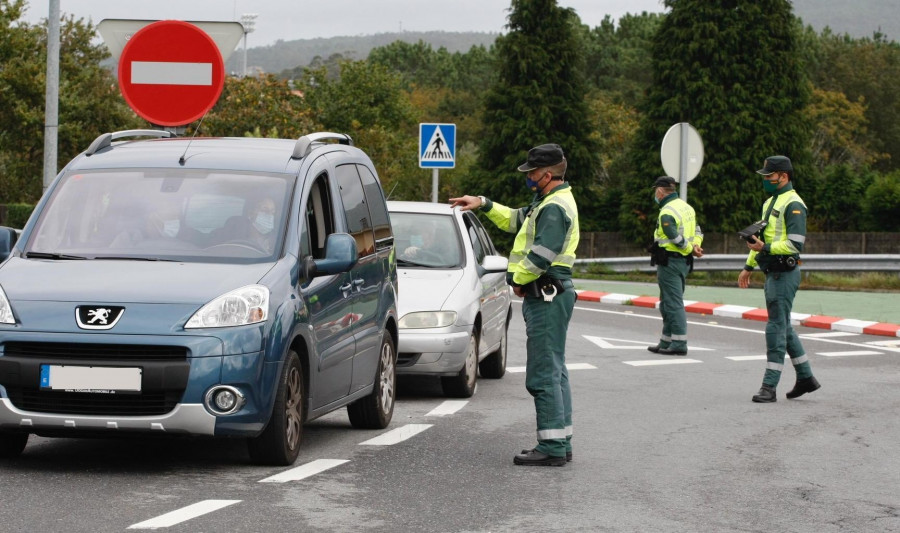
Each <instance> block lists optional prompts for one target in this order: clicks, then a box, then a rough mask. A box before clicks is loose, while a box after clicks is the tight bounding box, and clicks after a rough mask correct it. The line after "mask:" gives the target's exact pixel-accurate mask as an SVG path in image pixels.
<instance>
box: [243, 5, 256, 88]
mask: <svg viewBox="0 0 900 533" xmlns="http://www.w3.org/2000/svg"><path fill="white" fill-rule="evenodd" d="M258 16H259V14H257V13H243V14H241V26H243V27H244V70H243V76H244V77H246V76H247V34H248V33H253V28H254V26H256V17H258Z"/></svg>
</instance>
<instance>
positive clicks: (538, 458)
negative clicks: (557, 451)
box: [513, 450, 566, 466]
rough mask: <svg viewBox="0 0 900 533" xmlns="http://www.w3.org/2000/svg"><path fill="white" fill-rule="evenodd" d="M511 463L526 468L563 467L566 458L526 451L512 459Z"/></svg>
mask: <svg viewBox="0 0 900 533" xmlns="http://www.w3.org/2000/svg"><path fill="white" fill-rule="evenodd" d="M513 463H515V464H517V465H526V466H565V464H566V458H565V457H555V456H553V455H547V454H546V453H541V452H539V451H537V450H526V453H520V454H519V455H517V456H515V457H513Z"/></svg>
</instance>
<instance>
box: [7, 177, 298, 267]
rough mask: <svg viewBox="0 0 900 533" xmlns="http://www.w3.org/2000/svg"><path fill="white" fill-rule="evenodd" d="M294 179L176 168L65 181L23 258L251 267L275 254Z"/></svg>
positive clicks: (63, 179) (43, 212)
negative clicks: (202, 263)
mask: <svg viewBox="0 0 900 533" xmlns="http://www.w3.org/2000/svg"><path fill="white" fill-rule="evenodd" d="M293 183H294V177H292V176H286V175H265V174H252V173H236V172H222V171H194V170H190V171H189V170H180V169H152V170H125V171H123V170H112V171H92V172H85V173H69V174H67V175H65V176H63V178H62V180H61V182H60V183H59V185H58V186H57V187H56V188H55V189H54V191H53V195H52V196H51V197H50V198H49V199H48V201H47V204H46V205H45V206H44V208H43V209H42V211H41V214H40V218H39V220H38V221H37V224H36V226H35V228H34V231H33V233H32V234H31V236H30V238H29V242H28V243H27V245H26V248H25V256H26V257H44V258H51V259H76V258H84V259H133V260H161V261H167V260H168V261H184V262H192V261H196V262H226V263H227V262H235V263H253V262H262V261H270V260H272V259H274V258H275V257H278V255H280V251H281V246H282V242H283V240H284V226H285V220H286V215H285V213H286V212H287V210H288V206H289V205H290V203H289V202H290V196H291V191H292V190H293Z"/></svg>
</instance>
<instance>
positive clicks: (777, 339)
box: [738, 155, 821, 403]
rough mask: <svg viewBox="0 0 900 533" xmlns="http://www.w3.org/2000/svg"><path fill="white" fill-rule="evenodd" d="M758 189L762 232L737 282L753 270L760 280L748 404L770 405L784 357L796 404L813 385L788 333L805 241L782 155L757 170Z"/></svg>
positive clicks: (800, 209)
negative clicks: (757, 347) (761, 362)
mask: <svg viewBox="0 0 900 533" xmlns="http://www.w3.org/2000/svg"><path fill="white" fill-rule="evenodd" d="M756 172H757V173H759V174H762V176H763V188H764V189H765V191H766V193H768V194H771V195H772V196H771V197H770V198H769V199H768V200H766V202H765V203H764V204H763V211H762V212H763V217H762V221H763V222H765V224H766V225H765V227H764V228H763V230H762V236H761V237H755V238H754V237H749V238H748V242H747V247H748V248H749V249H750V254H749V255H748V256H747V264H746V265H745V266H744V269H743V270H742V271H741V273H740V275H739V276H738V286H739V287H741V288H742V289H746V288H747V287H748V286H750V273H751V272H752V271H753V268H754V267H756V266H759V268H760V269H761V270H762V271H763V272H765V274H766V284H765V295H766V310H767V311H768V315H769V319H768V322H766V360H767V363H766V373H765V375H764V376H763V382H762V387H761V388H760V389H759V392H758V393H756V395H755V396H753V401H754V402H759V403H770V402H774V401H776V397H775V387H777V386H778V380H779V379H780V378H781V370H782V369H783V368H784V354H785V352H787V353H788V355H790V357H791V362H792V363H793V364H794V370H796V372H797V381H796V383H795V385H794V388H793V389H792V390H791V391H790V392H788V393H787V397H788V398H789V399H793V398H797V397H799V396H802V395H804V394H806V393H808V392H813V391H814V390H816V389H818V388H819V387H820V386H821V385H819V382H818V380H816V378H815V377H814V376H813V374H812V368H810V366H809V359H808V358H807V357H806V351H805V350H804V349H803V345H802V344H800V339H799V338H798V337H797V333H796V332H795V331H794V328H792V327H791V307H793V304H794V296H795V295H796V294H797V288H798V287H799V286H800V267H799V265H800V251H801V250H803V244H804V242H805V241H806V204H804V203H803V200H802V199H801V198H800V195H799V194H797V191H795V190H794V187H793V184H792V180H793V174H794V169H793V167H792V166H791V160H790V159H788V158H787V157H785V156H783V155H775V156H772V157H768V158H766V161H765V164H764V165H763V168H762V170H757V171H756Z"/></svg>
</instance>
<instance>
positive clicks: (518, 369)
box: [506, 363, 597, 374]
mask: <svg viewBox="0 0 900 533" xmlns="http://www.w3.org/2000/svg"><path fill="white" fill-rule="evenodd" d="M566 368H567V369H568V370H597V367H596V366H594V365H592V364H590V363H566ZM506 371H507V372H509V373H510V374H521V373H522V372H525V367H524V366H508V367H506Z"/></svg>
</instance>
